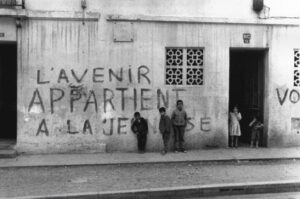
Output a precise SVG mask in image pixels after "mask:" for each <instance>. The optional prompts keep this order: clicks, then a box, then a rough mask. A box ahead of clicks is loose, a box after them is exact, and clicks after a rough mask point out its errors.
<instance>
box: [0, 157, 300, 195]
mask: <svg viewBox="0 0 300 199" xmlns="http://www.w3.org/2000/svg"><path fill="white" fill-rule="evenodd" d="M299 171H300V161H284V162H240V163H223V164H221V163H218V164H217V163H216V164H209V165H207V164H203V163H165V164H127V165H106V166H67V167H27V168H0V198H1V197H4V198H7V197H16V196H41V195H52V194H68V193H86V192H101V191H117V190H131V189H145V188H147V189H148V188H163V187H182V186H192V185H210V184H220V183H242V182H264V181H270V182H271V181H280V180H300V172H299Z"/></svg>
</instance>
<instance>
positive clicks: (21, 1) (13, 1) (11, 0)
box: [0, 0, 25, 9]
mask: <svg viewBox="0 0 300 199" xmlns="http://www.w3.org/2000/svg"><path fill="white" fill-rule="evenodd" d="M18 6H20V7H22V8H23V9H24V8H25V0H0V8H13V7H18Z"/></svg>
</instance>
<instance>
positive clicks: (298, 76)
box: [294, 49, 300, 87]
mask: <svg viewBox="0 0 300 199" xmlns="http://www.w3.org/2000/svg"><path fill="white" fill-rule="evenodd" d="M299 66H300V50H299V49H295V50H294V68H295V70H294V86H297V87H298V86H300V69H299V68H300V67H299Z"/></svg>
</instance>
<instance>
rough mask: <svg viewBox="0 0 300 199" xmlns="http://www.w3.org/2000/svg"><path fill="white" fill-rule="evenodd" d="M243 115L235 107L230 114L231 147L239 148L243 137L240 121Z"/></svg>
mask: <svg viewBox="0 0 300 199" xmlns="http://www.w3.org/2000/svg"><path fill="white" fill-rule="evenodd" d="M241 119H242V115H241V113H240V112H239V110H238V107H237V106H234V107H233V109H232V111H231V112H230V114H229V136H230V145H229V146H230V147H236V148H237V147H238V142H239V137H240V136H241V127H240V120H241Z"/></svg>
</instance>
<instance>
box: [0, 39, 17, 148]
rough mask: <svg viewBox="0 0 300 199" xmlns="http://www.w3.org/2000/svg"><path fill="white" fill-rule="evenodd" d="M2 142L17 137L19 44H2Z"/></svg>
mask: <svg viewBox="0 0 300 199" xmlns="http://www.w3.org/2000/svg"><path fill="white" fill-rule="evenodd" d="M0 114H1V118H2V119H1V129H0V141H1V142H2V144H3V141H5V142H9V143H11V142H15V141H16V137H17V44H16V43H15V42H14V43H11V42H9V43H0Z"/></svg>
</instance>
